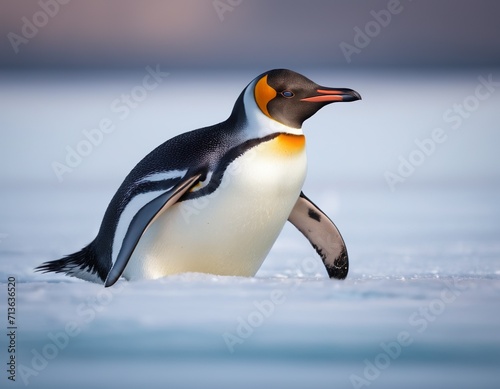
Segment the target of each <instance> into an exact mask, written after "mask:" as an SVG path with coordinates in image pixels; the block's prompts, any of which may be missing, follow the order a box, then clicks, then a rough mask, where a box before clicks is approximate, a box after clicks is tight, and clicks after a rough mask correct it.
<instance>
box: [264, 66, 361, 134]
mask: <svg viewBox="0 0 500 389" xmlns="http://www.w3.org/2000/svg"><path fill="white" fill-rule="evenodd" d="M254 97H255V102H256V103H257V106H258V107H259V109H260V110H261V111H262V113H263V114H264V115H266V116H268V117H269V118H271V119H274V120H276V121H278V122H280V123H282V124H284V125H286V126H288V127H293V128H301V127H302V123H303V122H304V121H305V120H306V119H309V118H310V117H311V116H312V115H314V114H315V113H316V112H318V110H319V109H321V108H322V107H324V106H325V105H327V104H330V103H335V102H339V101H356V100H361V96H360V95H359V93H358V92H356V91H354V90H352V89H346V88H329V87H324V86H321V85H318V84H316V83H315V82H313V81H311V80H309V79H308V78H306V77H304V76H303V75H301V74H299V73H295V72H293V71H291V70H288V69H274V70H270V71H268V72H266V73H263V74H261V75H260V76H259V77H257V79H256V82H255V83H254Z"/></svg>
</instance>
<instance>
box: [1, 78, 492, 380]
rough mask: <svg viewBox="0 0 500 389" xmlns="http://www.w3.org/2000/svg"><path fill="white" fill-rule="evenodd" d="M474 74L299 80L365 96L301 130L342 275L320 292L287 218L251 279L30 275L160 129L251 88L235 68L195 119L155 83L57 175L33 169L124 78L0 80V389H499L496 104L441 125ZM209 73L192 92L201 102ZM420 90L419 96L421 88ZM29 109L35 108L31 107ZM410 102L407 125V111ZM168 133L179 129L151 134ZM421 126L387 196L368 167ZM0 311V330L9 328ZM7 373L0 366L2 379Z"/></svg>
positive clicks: (83, 239)
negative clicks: (9, 300) (107, 284)
mask: <svg viewBox="0 0 500 389" xmlns="http://www.w3.org/2000/svg"><path fill="white" fill-rule="evenodd" d="M257 73H259V72H258V71H257V72H256V73H255V74H257ZM304 73H306V74H308V73H307V72H304ZM481 74H488V72H487V71H478V72H472V73H466V74H451V75H448V76H446V77H442V75H439V74H437V75H436V74H434V75H427V76H425V75H418V74H416V75H415V74H413V75H405V74H400V75H395V76H394V77H395V79H392V80H391V81H390V82H389V79H390V77H389V76H384V75H370V74H362V75H361V77H355V76H354V74H353V73H347V74H343V75H342V74H341V75H337V76H335V77H333V76H331V78H332V80H331V82H330V80H329V78H330V76H329V74H328V73H318V74H316V75H314V74H313V75H310V74H308V75H310V76H311V78H313V79H317V80H318V82H320V83H322V84H326V85H330V84H332V85H335V84H334V82H335V80H337V83H338V80H340V81H341V85H336V86H345V87H352V88H354V89H356V90H358V91H359V92H360V93H361V95H362V96H363V100H362V101H361V102H357V103H351V104H343V105H340V104H338V105H335V106H334V107H327V108H325V109H323V110H322V111H320V113H318V115H317V117H315V118H313V119H311V120H310V121H309V122H308V123H307V126H306V132H307V131H308V128H309V132H308V150H309V156H310V163H309V175H308V178H307V181H306V184H305V187H304V192H305V193H306V195H307V196H308V197H310V198H311V199H312V200H313V201H314V202H315V203H316V204H317V205H318V206H320V207H321V208H322V209H323V210H324V211H325V212H326V213H327V214H328V215H329V216H330V217H331V218H332V220H334V222H335V223H336V224H337V226H338V227H339V229H340V231H341V233H342V234H343V236H344V239H345V240H346V243H347V247H348V250H349V254H350V266H351V267H350V273H349V276H348V278H347V279H346V280H344V281H335V280H329V279H328V278H327V276H326V271H325V270H324V268H323V267H322V263H321V260H320V259H319V257H318V256H317V255H316V253H315V252H314V250H313V249H312V247H310V245H309V244H308V242H307V240H306V239H305V238H304V237H302V236H301V234H300V233H299V232H297V231H296V230H295V229H294V228H293V226H291V225H290V224H288V225H286V226H285V229H284V230H283V232H282V234H281V236H280V237H279V239H278V241H277V242H276V244H275V246H274V247H273V249H272V251H271V253H270V255H269V257H268V258H267V259H266V261H265V262H264V265H263V266H262V268H261V269H260V271H259V272H258V274H257V276H256V277H253V278H241V277H221V276H214V275H206V274H181V275H176V276H171V277H167V278H164V279H160V280H155V281H139V282H130V283H127V282H124V281H120V282H118V283H117V284H116V285H115V286H114V287H112V288H107V289H104V288H103V287H102V286H100V285H95V284H91V283H87V282H84V281H81V280H78V279H73V278H68V277H64V276H62V275H57V274H39V273H34V272H33V268H34V267H35V266H36V265H38V264H40V263H41V262H43V261H46V260H50V259H55V258H59V257H60V256H62V255H64V254H68V253H71V252H74V251H76V250H77V249H80V248H81V247H83V246H84V245H85V244H87V243H88V242H89V241H90V240H91V239H92V238H93V237H94V236H95V234H96V233H97V230H98V227H99V223H100V221H101V218H102V215H103V213H104V210H105V208H106V205H107V204H108V202H109V200H110V199H111V196H112V195H113V193H114V191H115V190H116V188H117V187H118V185H119V184H120V182H121V180H122V179H123V177H124V175H125V174H126V172H128V170H130V168H131V167H133V165H134V163H136V162H137V161H138V160H139V158H140V157H141V156H143V155H145V154H146V153H147V152H148V151H149V150H150V149H152V148H153V147H154V146H155V145H156V144H158V143H160V142H161V141H162V140H163V139H166V138H168V137H171V136H172V135H174V132H175V131H177V132H181V131H186V130H189V129H192V128H195V127H199V126H202V125H206V124H210V123H214V122H216V121H217V120H221V119H223V117H224V116H225V115H226V114H227V113H228V112H229V107H230V106H231V104H232V101H233V100H234V99H235V98H236V96H237V95H238V93H239V91H240V89H241V88H242V87H243V86H244V85H246V83H247V82H248V81H250V80H249V79H245V78H244V77H243V75H238V76H236V75H234V76H233V78H232V79H231V80H229V81H228V82H227V84H223V85H222V86H218V87H220V88H221V90H222V92H224V93H222V92H221V97H220V99H219V100H218V101H212V102H210V104H208V107H206V106H204V107H203V109H202V112H201V113H200V114H199V115H198V114H197V115H193V114H192V112H191V113H190V112H189V111H188V109H187V108H186V104H187V105H189V107H190V109H193V108H194V107H197V106H200V105H201V104H202V103H201V101H202V100H203V99H202V98H201V97H200V96H194V97H193V98H194V99H195V100H196V101H194V102H193V101H188V100H189V98H190V97H192V96H186V95H185V93H186V91H192V90H194V89H195V88H194V87H186V86H185V85H182V82H183V81H185V80H186V79H187V77H186V76H185V75H184V74H178V75H176V74H175V72H171V76H170V77H169V79H167V80H166V81H165V85H164V86H163V88H164V89H162V90H157V91H153V92H152V93H151V95H150V96H148V98H147V99H146V100H145V101H144V102H143V103H142V104H141V105H140V106H139V107H138V108H137V109H136V110H135V111H134V112H133V114H132V115H131V117H130V118H128V119H127V120H124V121H120V119H119V118H114V121H115V123H116V125H117V129H116V131H115V132H113V133H111V134H108V135H106V136H105V137H104V139H103V141H102V143H101V144H100V145H98V146H96V147H95V149H94V150H93V151H92V153H91V154H90V155H89V156H87V157H86V158H85V159H84V160H83V162H82V163H81V164H80V165H79V166H77V167H76V168H75V169H74V171H72V172H71V173H67V174H66V175H64V176H63V177H64V180H63V182H59V181H58V180H57V177H56V176H55V174H54V172H53V171H52V169H51V162H52V161H54V160H61V161H62V160H63V159H64V155H65V146H66V145H73V146H74V145H76V144H77V143H78V142H79V141H80V140H81V139H84V138H83V137H82V133H81V130H82V129H84V128H90V127H91V126H92V125H95V124H97V123H98V122H99V120H100V119H101V118H102V117H104V116H107V115H109V116H112V114H113V113H112V112H110V111H109V108H108V106H109V103H110V102H111V101H113V99H114V98H116V96H119V93H121V91H122V90H123V91H128V90H130V89H131V87H133V86H134V82H135V81H134V80H140V79H141V75H140V74H138V75H134V74H132V75H130V76H129V78H127V79H126V81H123V82H122V81H120V82H118V81H117V80H108V79H107V78H106V77H103V76H102V78H99V82H95V83H94V84H92V83H87V84H85V85H83V83H81V82H79V81H77V80H73V79H70V80H69V81H68V80H61V81H57V79H56V80H54V79H52V80H50V81H51V82H50V83H49V82H48V81H45V79H44V78H43V77H41V78H36V77H35V76H33V77H34V79H35V80H36V82H33V79H31V80H28V81H30V83H31V85H28V84H29V83H28V81H22V80H21V79H19V80H15V79H14V81H12V78H10V79H9V80H7V79H6V78H5V77H4V78H2V77H0V82H1V83H2V88H0V102H1V106H2V108H1V109H2V117H1V118H0V124H1V125H2V128H3V129H4V130H3V131H5V141H2V144H1V146H0V155H1V156H0V158H1V161H0V162H1V163H2V166H3V168H2V170H1V171H0V174H1V177H0V178H1V180H2V182H4V183H5V184H2V191H1V194H0V199H1V203H0V258H1V267H0V283H1V285H0V295H1V296H2V297H0V298H1V301H5V299H6V294H7V278H8V277H9V276H14V277H16V280H17V283H16V294H17V300H16V306H17V310H16V324H17V337H16V342H17V352H16V361H17V376H16V382H15V383H11V382H9V385H10V386H12V387H24V386H25V385H28V386H29V387H31V388H68V387H72V388H89V387H94V388H101V387H102V388H104V387H114V386H119V387H121V388H137V387H141V386H144V385H147V386H148V387H152V388H156V387H162V388H165V387H172V388H200V387H202V388H276V387H278V388H285V387H286V388H292V389H293V388H305V387H312V388H337V387H338V388H356V387H369V388H400V387H407V388H422V387H425V388H470V387H475V388H489V387H496V386H498V382H500V371H499V369H498V366H499V363H500V333H499V331H498V329H499V328H500V309H499V308H500V302H499V292H500V240H499V238H500V222H499V220H500V203H499V201H498V199H499V198H500V180H499V178H500V177H499V172H498V156H497V155H498V153H497V150H496V148H497V146H498V144H499V143H498V140H499V135H498V128H497V127H498V126H497V124H496V123H498V103H499V100H500V92H496V94H494V95H492V97H491V98H490V99H489V100H486V101H484V102H481V105H480V107H479V108H478V109H477V110H476V111H474V112H472V113H471V115H470V117H469V118H468V119H467V120H466V121H464V123H463V124H462V126H461V128H459V129H457V130H453V129H451V128H449V127H446V126H447V125H448V124H447V123H446V122H444V121H443V119H442V114H443V112H445V111H446V110H447V109H449V108H450V107H452V106H453V104H455V103H459V102H461V101H463V100H464V99H465V98H466V97H467V96H468V95H469V94H470V93H471V91H472V92H473V91H474V87H475V86H476V84H477V77H478V76H479V75H481ZM246 76H247V77H248V75H246ZM424 76H425V77H424ZM497 78H499V77H498V75H497V77H496V78H495V77H494V79H497ZM214 79H216V78H214V77H208V76H207V77H200V78H199V79H196V78H194V79H193V78H191V82H193V85H194V84H195V83H196V82H198V83H200V82H203V83H204V84H203V85H204V87H203V88H201V90H209V89H210V86H211V85H212V83H213V80H214ZM242 80H243V81H242ZM56 81H57V82H56ZM181 85H182V87H181ZM382 86H384V87H385V89H384V88H382ZM428 90H432V91H434V94H433V93H426V94H424V91H428ZM50 91H52V92H53V93H50ZM54 91H56V92H54ZM76 91H79V93H77V92H76ZM381 93H382V95H381ZM384 94H385V95H384ZM41 96H49V97H47V99H46V100H45V102H44V103H43V104H39V105H37V104H29V103H30V102H31V103H32V102H34V101H37V99H38V98H41ZM402 96H407V98H406V99H403V98H402ZM423 97H427V98H428V99H430V101H425V99H424V98H423ZM390 104H396V105H397V108H398V109H394V110H393V111H391V112H390V113H388V114H387V115H386V114H384V113H383V111H382V108H383V107H387V106H388V105H390ZM417 104H420V105H421V107H422V109H420V110H418V112H420V113H421V112H425V114H424V115H420V116H417V115H416V113H415V112H416V110H415V106H416V105H417ZM221 107H223V108H221ZM30 109H32V111H30ZM30 112H31V113H30ZM221 112H222V113H221ZM366 115H367V116H368V117H367V116H366ZM337 118H338V126H335V128H332V125H331V123H332V121H333V120H335V121H336V120H337ZM408 118H411V119H410V120H409V119H408ZM184 119H185V120H186V122H187V123H182V122H181V120H184ZM168 120H171V121H173V122H174V124H176V125H177V127H176V126H173V127H175V128H169V129H167V133H165V131H164V129H162V128H163V127H164V126H163V125H164V123H165V122H166V121H168ZM435 127H443V129H445V130H446V131H447V133H448V140H447V141H446V142H445V143H443V144H440V145H439V148H437V149H436V150H435V152H434V153H433V154H432V155H431V156H429V157H428V158H427V159H426V160H425V162H424V163H422V165H420V166H418V167H417V168H416V170H415V172H414V173H413V174H412V175H410V176H409V177H408V178H407V179H406V180H405V182H402V183H399V184H397V185H396V190H395V191H391V189H390V187H389V186H388V184H387V182H386V181H385V179H384V172H385V171H388V170H391V171H396V169H397V168H398V156H399V155H403V156H408V155H409V153H410V152H411V151H412V150H413V149H415V144H414V139H415V138H419V139H423V138H425V137H428V136H429V134H431V132H432V129H433V128H435ZM150 128H151V132H150V133H149V131H150V130H149V129H150ZM145 134H148V136H145ZM124 151H125V152H124ZM4 306H5V305H4V303H2V305H1V307H2V308H1V311H0V320H1V321H2V322H3V323H4V324H3V325H2V326H3V328H4V331H5V332H7V314H6V311H5V310H4ZM3 338H4V341H5V338H6V337H5V336H4V337H3ZM4 341H2V344H1V348H0V362H1V363H2V366H6V365H5V363H6V362H7V358H8V353H7V344H6V342H4ZM7 376H8V373H7V372H6V371H5V369H3V370H2V372H1V373H0V380H1V381H3V382H5V381H7ZM2 385H4V384H2Z"/></svg>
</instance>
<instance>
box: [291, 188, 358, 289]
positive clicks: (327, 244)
mask: <svg viewBox="0 0 500 389" xmlns="http://www.w3.org/2000/svg"><path fill="white" fill-rule="evenodd" d="M288 221H289V222H290V223H292V224H293V225H294V226H295V227H297V229H298V230H299V231H300V232H302V234H304V236H305V237H306V238H307V239H308V240H309V242H311V244H312V246H313V247H314V248H315V249H316V252H317V253H318V254H319V256H320V257H321V259H322V260H323V263H324V264H325V267H326V271H327V272H328V275H329V276H330V278H337V279H340V280H343V279H344V278H346V277H347V273H348V271H349V257H348V255H347V248H346V245H345V243H344V239H342V235H340V232H339V230H338V229H337V227H336V226H335V224H333V222H332V221H331V220H330V219H329V218H328V216H326V215H325V214H324V213H323V211H322V210H321V209H319V208H318V207H317V206H316V205H315V204H314V203H313V202H312V201H311V200H309V199H308V198H307V197H306V196H305V195H304V193H302V192H301V193H300V197H299V199H298V200H297V202H296V203H295V206H294V207H293V209H292V213H290V216H289V217H288Z"/></svg>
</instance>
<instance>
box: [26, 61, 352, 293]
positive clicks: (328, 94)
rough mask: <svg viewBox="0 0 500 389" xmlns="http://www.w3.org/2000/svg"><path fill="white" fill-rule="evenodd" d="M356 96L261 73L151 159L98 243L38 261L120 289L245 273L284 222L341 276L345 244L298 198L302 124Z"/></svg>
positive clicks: (295, 77)
mask: <svg viewBox="0 0 500 389" xmlns="http://www.w3.org/2000/svg"><path fill="white" fill-rule="evenodd" d="M360 99H361V96H360V95H359V93H358V92H356V91H354V90H352V89H346V88H330V87H324V86H320V85H318V84H316V83H315V82H313V81H311V80H310V79H308V78H306V77H305V76H303V75H301V74H299V73H296V72H294V71H291V70H288V69H274V70H270V71H267V72H265V73H263V74H261V75H259V76H258V77H256V78H255V79H254V80H252V81H251V82H250V83H249V84H248V85H247V86H246V87H245V88H244V90H243V91H242V92H241V94H240V95H239V97H238V99H237V100H236V103H235V105H234V107H233V110H232V112H231V114H230V116H229V118H228V119H227V120H225V121H223V122H221V123H219V124H215V125H212V126H209V127H204V128H201V129H197V130H194V131H190V132H186V133H183V134H180V135H178V136H175V137H174V138H172V139H170V140H167V141H166V142H165V143H163V144H161V145H160V146H158V147H157V148H156V149H154V150H153V151H151V152H150V153H149V154H148V155H147V156H146V157H145V158H144V159H142V160H141V161H140V162H139V163H138V164H137V165H136V166H135V167H134V168H133V169H132V171H131V172H130V173H129V174H128V175H127V176H126V178H125V180H124V181H123V183H122V184H121V186H120V187H119V188H118V190H117V192H116V193H115V195H114V196H113V198H112V199H111V202H110V203H109V205H108V207H107V209H106V212H105V214H104V217H103V220H102V223H101V226H100V229H99V232H98V234H97V236H96V238H95V239H94V240H93V241H92V242H91V243H90V244H88V245H87V246H86V247H84V248H83V249H82V250H80V251H78V252H76V253H74V254H70V255H67V256H65V257H63V258H62V259H58V260H54V261H49V262H45V263H43V264H41V265H40V266H38V267H37V268H36V269H35V270H36V271H39V272H43V273H46V272H55V273H65V274H66V275H68V276H73V277H78V278H81V279H84V280H87V281H92V282H96V283H100V284H104V286H105V287H109V286H112V285H113V284H115V283H116V282H117V280H118V279H120V278H121V277H123V278H125V279H126V280H129V281H132V280H140V279H157V278H160V277H164V276H168V275H172V274H178V273H185V272H200V273H209V274H216V275H226V276H247V277H252V276H254V275H255V274H256V273H257V271H258V269H259V268H260V266H261V265H262V263H263V261H264V259H265V258H266V256H267V254H268V253H269V251H270V249H271V247H272V246H273V244H274V242H275V241H276V239H277V237H278V235H279V234H280V232H281V230H282V228H283V226H284V224H285V223H286V221H289V222H290V223H292V224H293V225H294V226H295V227H296V228H297V229H298V230H299V231H300V232H301V233H302V234H303V235H304V236H305V237H306V238H307V239H308V240H309V241H310V243H311V244H312V246H313V247H314V249H315V250H316V251H317V253H318V254H319V256H320V257H321V259H322V261H323V263H324V266H325V268H326V271H327V273H328V275H329V277H330V278H335V279H344V278H346V276H347V273H348V268H349V260H348V254H347V249H346V245H345V242H344V240H343V238H342V236H341V234H340V232H339V230H338V229H337V227H336V226H335V224H334V223H333V222H332V221H331V220H330V219H329V218H328V216H327V215H326V214H325V213H324V212H323V211H321V209H320V208H319V207H318V206H316V205H315V204H314V203H313V202H312V201H311V200H310V199H309V198H308V197H307V196H306V195H305V194H304V193H303V192H302V186H303V183H304V180H305V177H306V167H307V158H306V139H305V136H304V133H303V131H302V124H303V122H304V121H305V120H307V119H308V118H310V117H311V116H312V115H314V114H315V113H316V112H317V111H318V110H319V109H321V108H322V107H324V106H326V105H328V104H330V103H336V102H350V101H356V100H360Z"/></svg>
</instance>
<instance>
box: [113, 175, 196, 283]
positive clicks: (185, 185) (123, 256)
mask: <svg viewBox="0 0 500 389" xmlns="http://www.w3.org/2000/svg"><path fill="white" fill-rule="evenodd" d="M200 177H201V174H197V175H194V176H191V177H189V178H185V179H184V180H182V181H180V182H179V183H178V184H177V185H176V186H174V187H173V188H172V189H171V190H169V191H167V192H165V193H163V194H161V195H160V196H158V197H157V198H155V199H154V200H152V201H150V202H149V203H147V204H146V205H145V206H144V207H142V208H141V209H140V210H139V212H137V214H136V215H135V216H134V218H133V219H132V221H131V223H130V225H129V227H128V230H127V233H126V234H125V238H124V239H123V243H122V246H121V248H120V252H119V253H118V257H117V258H116V261H115V263H114V264H113V266H112V267H111V270H110V271H109V273H108V276H107V278H106V281H105V282H104V286H105V287H108V286H112V285H113V284H114V283H115V282H116V281H117V280H118V279H119V278H120V276H121V275H122V273H123V271H124V270H125V267H126V266H127V263H128V261H129V259H130V257H131V256H132V253H133V252H134V249H135V247H136V246H137V243H139V239H141V237H142V235H143V234H144V232H145V231H146V229H147V228H148V227H149V226H150V225H151V224H152V223H153V222H154V221H155V220H156V218H157V217H158V216H160V215H161V214H162V213H163V212H165V210H166V209H167V208H168V207H170V206H172V205H173V204H175V203H176V202H177V200H179V198H180V197H181V196H182V195H183V194H184V193H186V192H187V191H188V190H189V189H190V188H192V187H193V185H194V184H195V183H196V181H197V180H198V179H199V178H200Z"/></svg>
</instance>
